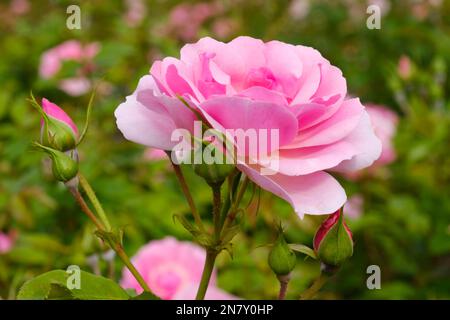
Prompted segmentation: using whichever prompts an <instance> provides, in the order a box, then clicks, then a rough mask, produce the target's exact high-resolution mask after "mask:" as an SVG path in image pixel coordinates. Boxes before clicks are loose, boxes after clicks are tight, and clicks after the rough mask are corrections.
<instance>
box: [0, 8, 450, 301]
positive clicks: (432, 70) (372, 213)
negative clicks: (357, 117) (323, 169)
mask: <svg viewBox="0 0 450 320" xmlns="http://www.w3.org/2000/svg"><path fill="white" fill-rule="evenodd" d="M72 4H76V5H79V7H80V8H81V29H79V30H78V29H74V30H70V29H68V28H67V27H66V19H67V18H68V17H69V14H67V13H66V9H67V7H68V6H69V5H72ZM370 4H375V5H377V6H378V7H379V8H380V13H381V29H373V30H370V29H368V28H367V26H366V20H367V18H368V17H369V16H370V14H368V13H366V10H367V7H368V5H370ZM239 35H249V36H252V37H256V38H261V39H263V40H271V39H277V40H280V41H284V42H288V43H292V44H302V45H307V46H312V47H314V48H316V49H318V50H319V51H320V52H321V53H322V55H323V56H324V57H326V58H327V59H329V60H330V61H331V63H332V64H334V65H336V66H338V67H339V68H340V69H341V70H342V71H343V73H344V76H345V77H346V79H347V84H348V91H349V93H350V94H351V95H355V96H358V97H360V98H361V100H362V101H363V103H364V104H366V105H367V106H370V105H371V104H376V105H379V106H378V107H374V108H373V110H374V111H373V112H374V114H375V115H374V116H373V118H372V121H373V122H374V125H375V126H376V127H379V129H377V128H376V130H378V133H379V134H380V138H381V139H382V140H383V148H384V152H385V154H384V155H385V157H384V158H383V159H382V160H380V161H379V162H378V163H377V164H376V165H375V166H374V168H371V169H369V170H366V171H364V172H362V173H359V174H357V175H353V176H347V177H337V178H338V179H339V181H341V183H342V184H343V185H344V187H345V189H346V191H347V194H348V197H349V202H348V204H347V205H346V207H345V211H344V212H345V214H346V216H347V220H348V224H349V226H350V228H351V229H352V231H353V233H354V239H355V253H354V256H353V257H352V258H351V260H349V261H348V262H347V263H346V264H345V265H344V266H343V268H342V270H341V271H340V272H339V273H338V275H337V276H336V277H334V278H333V279H332V280H331V281H330V282H329V283H327V284H326V285H325V287H324V288H323V290H322V291H321V293H320V294H319V297H320V298H324V299H378V298H386V299H449V298H450V196H449V195H450V154H449V150H450V80H449V79H448V78H449V77H448V76H449V71H448V68H449V66H450V1H445V0H429V1H415V0H402V1H389V0H376V1H375V0H372V1H358V0H335V1H326V0H323V1H322V0H315V1H312V0H278V1H267V0H228V1H184V2H183V1H171V0H153V1H145V0H114V1H112V0H111V1H102V0H92V1H74V0H70V1H57V0H54V1H44V0H33V1H31V0H2V1H1V2H0V84H1V90H0V241H1V242H0V243H2V244H1V245H0V297H2V298H3V299H14V298H15V296H16V294H17V290H18V288H20V286H21V285H22V284H23V283H24V281H26V280H28V279H30V278H32V277H34V276H36V275H38V274H41V273H43V272H46V271H49V270H52V269H57V268H62V269H65V268H67V266H68V265H71V264H77V265H80V266H81V268H82V269H83V270H86V271H90V272H93V271H94V270H95V269H100V271H101V272H102V273H103V274H107V271H106V270H107V268H108V267H107V266H106V264H105V263H104V262H102V261H100V262H99V263H97V262H96V259H95V257H96V256H97V254H98V253H99V252H100V251H101V250H102V249H101V247H100V246H99V243H98V241H97V239H96V238H95V236H93V234H92V232H93V228H92V225H91V224H90V223H89V221H87V219H86V218H85V216H84V215H83V214H82V213H81V212H80V210H79V209H78V207H77V206H76V204H75V202H74V201H73V199H72V198H71V196H70V194H69V193H68V192H67V191H66V189H65V188H64V187H63V186H62V185H60V184H59V183H56V182H55V181H53V180H52V178H51V175H50V174H49V171H48V167H47V166H46V164H45V162H43V161H42V160H43V156H42V154H40V153H38V152H36V151H33V150H32V149H31V148H30V143H31V142H32V141H34V140H38V139H39V132H40V129H39V127H40V125H39V115H38V114H37V112H35V110H33V109H32V107H31V106H30V105H29V103H28V102H27V101H26V98H28V97H29V94H30V90H33V93H34V95H35V96H37V97H47V98H48V99H49V100H51V101H53V102H55V103H57V104H58V105H59V106H61V107H62V108H64V109H65V110H66V111H67V112H68V113H69V114H70V115H71V116H72V117H73V118H74V120H75V121H76V122H77V123H78V124H79V126H80V127H81V126H82V124H83V122H84V116H85V110H86V105H87V103H88V100H89V96H90V93H91V90H92V86H93V84H94V83H97V84H98V94H97V98H96V100H95V106H94V110H93V116H92V121H91V126H90V131H89V132H88V135H87V138H86V140H85V142H84V143H83V144H82V145H81V147H80V149H79V153H80V159H81V170H82V172H83V173H84V175H85V176H87V178H88V179H89V180H90V182H91V184H92V185H93V187H94V189H95V190H96V192H97V195H98V197H99V198H100V200H101V201H102V203H103V205H104V207H105V209H106V211H107V212H108V214H109V216H110V217H111V220H112V221H113V224H114V225H116V226H121V227H123V228H124V232H125V239H124V242H125V246H126V250H127V252H128V253H129V254H130V255H133V254H134V253H135V252H136V251H137V250H138V249H139V247H141V246H142V245H144V244H146V243H147V242H148V241H150V240H152V239H159V238H162V237H165V236H167V235H172V236H174V237H176V238H178V239H180V240H191V236H190V235H189V234H188V233H187V232H186V231H185V230H184V229H183V228H182V227H181V226H180V224H179V223H176V222H174V220H173V215H174V214H187V216H188V214H189V210H188V206H187V205H186V203H185V200H184V198H183V196H182V194H181V192H180V188H179V186H178V184H177V181H176V178H175V176H174V174H173V173H172V172H171V168H170V165H169V163H168V161H167V160H166V159H164V158H161V157H160V156H159V154H158V152H157V151H155V150H148V149H145V148H144V147H142V146H139V145H136V144H133V143H131V142H128V141H125V140H124V139H123V137H122V135H121V134H120V133H119V132H118V130H117V129H116V125H115V119H114V116H113V112H114V109H115V108H116V107H117V106H118V105H119V104H120V103H121V102H122V101H124V99H125V97H126V96H127V95H129V94H130V93H131V92H132V91H134V89H135V87H136V84H137V81H138V79H139V78H140V77H141V76H143V75H144V74H146V73H148V71H149V68H150V66H151V64H152V62H153V61H154V60H157V59H160V58H162V57H164V56H176V57H178V54H179V49H180V48H181V47H182V46H183V44H184V43H186V42H193V41H196V40H197V39H199V38H200V37H203V36H211V37H213V38H216V39H219V40H222V41H229V40H231V39H233V38H234V37H236V36H239ZM71 46H72V47H76V48H82V50H81V51H80V50H79V51H80V52H81V53H78V54H75V55H73V56H71V55H70V54H66V55H64V53H63V52H64V50H65V49H67V48H70V47H71ZM69 51H70V50H69ZM61 57H62V58H61ZM376 117H378V118H379V119H380V120H379V122H377V123H378V125H377V123H375V122H376V121H375V120H374V119H375V118H376ZM378 133H377V134H378ZM186 175H187V179H188V183H189V185H190V186H191V187H192V188H193V190H194V194H195V197H196V201H197V203H198V205H199V207H200V209H201V211H202V214H203V216H204V219H206V220H208V219H209V212H210V209H211V208H210V204H209V203H210V191H209V188H208V186H207V185H206V184H204V183H203V181H202V180H200V178H198V177H196V176H194V175H193V174H191V173H190V172H189V170H186ZM246 198H247V199H248V200H247V202H248V203H249V204H248V206H247V212H246V216H245V218H244V219H243V226H244V230H243V232H242V233H240V234H239V235H238V236H237V237H236V238H235V239H234V241H233V243H234V256H233V258H231V257H230V256H229V255H227V254H222V255H221V256H220V257H219V261H218V271H219V277H218V284H219V286H220V287H221V288H223V289H225V290H227V291H228V292H230V293H232V294H234V295H236V296H239V297H242V298H247V299H272V298H275V297H276V295H277V293H278V282H277V280H276V278H275V276H274V275H273V274H272V272H271V271H270V269H269V267H268V264H267V255H268V247H267V246H266V245H267V244H269V243H271V242H273V240H274V237H275V234H276V232H275V230H276V226H277V225H278V223H279V222H281V223H282V225H283V226H284V228H285V230H286V237H287V239H288V242H289V243H303V244H306V245H310V246H312V239H313V236H314V233H315V230H316V229H317V227H318V226H319V224H320V222H321V221H322V220H323V218H324V216H306V217H305V218H304V220H300V219H299V218H298V217H297V216H296V215H295V214H294V213H293V211H292V209H291V208H290V206H289V205H288V204H287V203H285V202H284V201H282V200H280V199H278V198H276V197H275V196H272V195H270V194H269V193H266V192H262V193H261V197H260V198H259V199H260V201H259V202H260V203H259V205H258V201H256V200H255V197H253V200H252V199H251V190H250V192H248V194H247V195H246ZM373 264H375V265H379V266H380V268H381V286H382V289H381V290H368V289H367V287H366V279H367V277H368V275H367V274H366V268H367V267H368V266H369V265H373ZM121 268H122V265H121V263H120V262H119V261H117V263H116V265H115V270H109V274H110V276H111V277H113V278H115V279H119V278H120V275H121ZM318 273H319V264H318V263H317V262H316V261H313V260H311V259H309V260H308V259H304V256H301V255H298V264H297V267H296V269H295V271H294V273H293V278H292V281H291V285H290V288H289V292H288V298H297V297H298V296H299V294H300V293H301V292H302V291H303V290H304V289H305V288H307V287H308V286H309V285H310V283H311V281H313V280H314V279H315V278H316V277H317V275H318Z"/></svg>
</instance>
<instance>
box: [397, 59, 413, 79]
mask: <svg viewBox="0 0 450 320" xmlns="http://www.w3.org/2000/svg"><path fill="white" fill-rule="evenodd" d="M411 70H412V67H411V59H410V58H409V57H408V56H405V55H402V56H401V57H400V60H399V61H398V66H397V72H398V75H399V76H400V78H402V79H408V78H409V77H410V76H411Z"/></svg>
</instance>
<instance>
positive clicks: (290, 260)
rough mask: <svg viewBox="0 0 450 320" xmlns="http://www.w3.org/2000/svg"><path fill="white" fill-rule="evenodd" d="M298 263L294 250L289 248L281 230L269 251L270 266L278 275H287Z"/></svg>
mask: <svg viewBox="0 0 450 320" xmlns="http://www.w3.org/2000/svg"><path fill="white" fill-rule="evenodd" d="M296 263H297V257H296V256H295V253H294V251H292V249H291V248H289V246H288V244H287V242H286V240H285V239H284V235H283V232H282V231H281V230H280V233H279V234H278V239H277V241H276V242H275V244H274V245H273V247H272V250H270V253H269V266H270V268H271V269H272V271H273V272H274V273H275V274H276V275H277V276H286V275H289V274H290V273H291V271H292V270H294V268H295V264H296Z"/></svg>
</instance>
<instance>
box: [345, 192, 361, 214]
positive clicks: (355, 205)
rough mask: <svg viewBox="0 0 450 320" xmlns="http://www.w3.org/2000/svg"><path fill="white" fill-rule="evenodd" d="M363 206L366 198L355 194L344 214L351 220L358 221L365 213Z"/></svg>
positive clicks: (346, 206)
mask: <svg viewBox="0 0 450 320" xmlns="http://www.w3.org/2000/svg"><path fill="white" fill-rule="evenodd" d="M363 206H364V198H363V197H362V195H360V194H355V195H353V196H351V197H350V198H349V199H348V201H347V202H346V203H345V206H344V213H345V215H346V216H347V217H349V218H350V219H358V218H359V217H360V216H361V214H362V212H363Z"/></svg>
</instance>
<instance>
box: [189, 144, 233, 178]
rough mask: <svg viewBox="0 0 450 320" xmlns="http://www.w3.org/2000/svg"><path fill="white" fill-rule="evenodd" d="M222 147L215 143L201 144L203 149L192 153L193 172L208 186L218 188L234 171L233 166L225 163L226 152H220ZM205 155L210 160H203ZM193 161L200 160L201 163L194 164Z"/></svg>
mask: <svg viewBox="0 0 450 320" xmlns="http://www.w3.org/2000/svg"><path fill="white" fill-rule="evenodd" d="M221 149H225V148H223V147H220V146H217V144H216V143H215V142H206V143H203V148H197V150H195V151H194V165H193V167H194V172H195V173H196V174H197V175H199V176H200V177H202V178H203V179H205V180H206V182H207V183H208V184H209V185H210V186H220V185H222V183H223V182H224V181H225V179H226V178H227V177H228V176H229V175H230V173H231V172H233V170H234V165H233V164H229V163H227V158H226V157H227V156H228V153H227V152H225V153H224V152H222V151H221ZM205 155H208V156H210V158H209V157H208V158H205ZM195 159H201V163H199V164H197V163H195V162H196V161H195Z"/></svg>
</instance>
